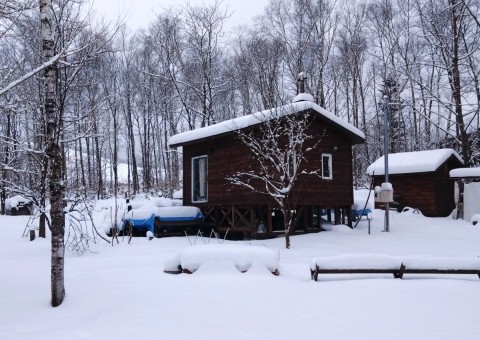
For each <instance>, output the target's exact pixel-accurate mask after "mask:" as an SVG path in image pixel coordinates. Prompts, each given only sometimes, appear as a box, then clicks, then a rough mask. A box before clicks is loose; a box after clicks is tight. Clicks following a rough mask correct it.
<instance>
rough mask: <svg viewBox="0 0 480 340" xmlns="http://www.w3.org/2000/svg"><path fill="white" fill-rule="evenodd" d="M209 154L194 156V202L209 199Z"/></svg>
mask: <svg viewBox="0 0 480 340" xmlns="http://www.w3.org/2000/svg"><path fill="white" fill-rule="evenodd" d="M207 160H208V158H207V156H200V157H193V158H192V202H206V201H207Z"/></svg>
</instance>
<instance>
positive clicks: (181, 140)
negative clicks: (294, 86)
mask: <svg viewBox="0 0 480 340" xmlns="http://www.w3.org/2000/svg"><path fill="white" fill-rule="evenodd" d="M308 109H312V110H314V111H316V112H317V113H319V114H321V115H322V116H324V117H325V118H327V119H328V120H330V121H332V122H333V123H334V124H336V125H339V126H340V127H342V128H344V129H345V130H347V131H349V132H350V133H352V134H354V135H356V136H357V137H359V138H361V139H363V140H364V139H365V134H364V133H363V132H362V131H360V130H359V129H357V128H356V127H354V126H353V125H351V124H349V123H347V122H345V121H344V120H343V119H341V118H339V117H337V116H335V115H334V114H333V113H331V112H329V111H327V110H325V109H323V108H322V107H320V106H319V105H317V104H315V103H313V102H309V101H301V102H296V103H291V104H287V105H284V106H281V107H278V108H274V109H267V110H263V111H259V112H255V113H252V114H250V115H247V116H242V117H237V118H233V119H229V120H226V121H223V122H220V123H217V124H214V125H210V126H206V127H203V128H199V129H195V130H190V131H186V132H182V133H179V134H177V135H174V136H172V137H170V138H169V140H168V145H169V146H170V147H173V146H179V145H183V144H186V143H188V142H192V141H195V140H199V139H204V138H208V137H212V136H218V135H222V134H224V133H229V132H232V131H236V130H240V129H243V128H246V127H249V126H253V125H256V124H260V123H262V122H264V121H267V120H270V119H272V118H273V117H275V116H285V115H289V114H292V113H297V112H301V111H305V110H308Z"/></svg>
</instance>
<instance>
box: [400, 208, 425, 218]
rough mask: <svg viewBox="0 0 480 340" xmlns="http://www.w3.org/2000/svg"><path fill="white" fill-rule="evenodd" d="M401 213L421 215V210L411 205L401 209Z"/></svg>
mask: <svg viewBox="0 0 480 340" xmlns="http://www.w3.org/2000/svg"><path fill="white" fill-rule="evenodd" d="M402 214H406V215H408V214H410V215H420V216H423V214H422V212H421V211H420V210H419V209H416V208H412V207H405V208H403V209H402Z"/></svg>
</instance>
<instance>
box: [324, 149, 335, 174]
mask: <svg viewBox="0 0 480 340" xmlns="http://www.w3.org/2000/svg"><path fill="white" fill-rule="evenodd" d="M322 178H323V179H332V178H333V173H332V155H331V154H329V153H322Z"/></svg>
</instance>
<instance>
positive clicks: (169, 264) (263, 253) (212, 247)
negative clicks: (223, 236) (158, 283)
mask: <svg viewBox="0 0 480 340" xmlns="http://www.w3.org/2000/svg"><path fill="white" fill-rule="evenodd" d="M210 261H213V262H222V261H229V262H232V263H233V264H234V265H235V267H236V268H237V270H238V271H240V272H246V271H247V270H249V269H250V268H251V267H252V265H253V263H254V262H259V263H261V264H262V265H263V266H264V267H265V268H267V270H269V271H270V272H272V273H276V272H278V258H277V255H276V253H275V252H274V251H273V250H271V249H268V248H265V247H255V246H246V245H236V244H204V245H197V246H192V247H188V248H185V249H183V250H180V251H178V252H177V253H175V254H172V256H170V257H168V258H167V259H166V260H165V263H164V271H165V272H179V268H182V269H184V270H188V271H190V272H192V273H193V272H196V271H197V270H198V269H199V268H200V267H201V266H202V265H203V264H204V263H206V262H210ZM257 265H258V264H257ZM210 266H211V265H210Z"/></svg>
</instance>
